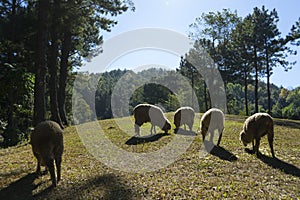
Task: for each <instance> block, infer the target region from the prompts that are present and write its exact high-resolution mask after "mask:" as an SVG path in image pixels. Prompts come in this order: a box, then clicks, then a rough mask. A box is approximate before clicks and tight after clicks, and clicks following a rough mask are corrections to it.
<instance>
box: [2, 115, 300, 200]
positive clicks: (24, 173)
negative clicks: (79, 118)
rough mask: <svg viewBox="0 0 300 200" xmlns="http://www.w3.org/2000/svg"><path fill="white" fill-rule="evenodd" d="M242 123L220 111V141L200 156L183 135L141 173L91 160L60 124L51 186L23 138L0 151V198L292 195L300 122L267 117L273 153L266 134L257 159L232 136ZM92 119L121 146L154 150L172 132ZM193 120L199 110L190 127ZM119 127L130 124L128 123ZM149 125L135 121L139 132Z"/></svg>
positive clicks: (298, 195) (298, 194)
mask: <svg viewBox="0 0 300 200" xmlns="http://www.w3.org/2000/svg"><path fill="white" fill-rule="evenodd" d="M172 116H173V113H169V114H168V118H169V119H170V121H171V122H172V121H173V120H172ZM124 120H125V119H124ZM120 121H121V122H122V120H120ZM243 121H244V118H242V117H239V116H226V123H225V129H224V133H223V138H222V141H221V145H220V146H221V147H220V148H214V149H213V150H212V152H211V153H209V154H207V155H206V156H204V157H202V156H200V152H201V145H202V139H201V137H200V136H199V135H198V136H193V135H190V136H186V137H193V139H194V140H193V142H192V144H191V145H190V146H189V148H188V150H187V151H185V152H183V154H182V155H181V156H180V157H179V158H178V159H177V160H176V161H175V162H173V163H171V164H170V165H168V166H166V167H164V168H162V169H159V170H157V171H150V172H143V173H133V172H124V171H120V170H115V169H112V168H110V167H108V166H107V165H105V164H103V163H102V162H100V161H98V160H97V159H95V158H94V157H93V156H92V155H91V154H90V153H88V151H87V149H86V148H85V146H84V145H83V144H82V142H81V140H80V138H79V136H78V134H77V132H76V129H75V127H68V128H66V129H65V133H64V144H65V151H64V155H63V163H62V180H61V182H59V184H58V186H57V187H56V188H54V189H52V188H51V187H50V185H51V181H50V176H49V174H47V175H44V176H41V177H38V178H37V177H36V176H35V173H34V171H35V168H36V160H35V158H34V157H33V154H32V152H31V146H30V145H29V144H24V145H21V146H18V147H11V148H7V149H1V150H0V157H1V162H0V189H1V190H0V199H300V158H299V156H300V121H290V120H289V121H287V120H279V119H278V120H275V122H276V125H275V141H274V149H275V154H276V156H277V159H273V158H271V157H270V149H269V146H268V143H267V138H263V139H262V141H261V145H260V151H261V152H262V154H263V156H261V157H260V158H257V157H256V156H255V155H253V154H250V153H248V152H246V151H245V149H244V147H243V145H242V144H241V143H240V142H239V132H240V131H241V129H242V126H243ZM99 123H100V125H101V127H102V129H103V130H104V132H105V137H106V138H107V139H109V140H110V141H112V142H113V144H115V145H116V146H118V147H120V148H122V149H124V150H126V151H128V152H136V153H145V152H155V151H158V150H159V149H161V148H163V147H164V146H165V145H166V144H168V143H170V141H171V140H172V139H173V138H174V137H175V136H174V133H171V134H168V135H165V134H162V132H161V131H160V130H159V129H157V132H158V136H153V137H152V139H147V140H145V141H135V142H136V143H134V142H133V143H129V141H130V138H131V136H129V135H128V134H125V133H124V132H123V131H122V130H120V129H119V127H118V126H117V125H116V123H115V122H114V121H113V120H103V121H99ZM172 126H173V125H172ZM198 126H199V116H197V119H196V120H195V124H194V130H195V131H196V130H197V128H198ZM122 127H125V129H127V128H128V130H131V129H132V128H133V124H128V123H124V126H122ZM172 128H174V127H172ZM149 129H150V126H149V125H145V126H143V129H142V133H145V131H148V132H149ZM123 130H124V128H123ZM86 132H87V134H89V130H86ZM100 148H101V147H100ZM120 162H122V161H120Z"/></svg>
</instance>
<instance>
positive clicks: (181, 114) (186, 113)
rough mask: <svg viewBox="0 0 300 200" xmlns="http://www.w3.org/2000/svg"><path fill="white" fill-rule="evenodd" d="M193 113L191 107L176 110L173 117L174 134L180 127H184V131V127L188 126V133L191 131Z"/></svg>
mask: <svg viewBox="0 0 300 200" xmlns="http://www.w3.org/2000/svg"><path fill="white" fill-rule="evenodd" d="M194 117H195V111H194V109H193V108H191V107H181V108H178V109H177V110H176V112H175V115H174V124H175V126H176V128H175V132H177V131H178V129H179V127H180V126H181V125H184V129H185V130H186V127H185V125H188V127H189V129H190V131H192V129H193V124H194Z"/></svg>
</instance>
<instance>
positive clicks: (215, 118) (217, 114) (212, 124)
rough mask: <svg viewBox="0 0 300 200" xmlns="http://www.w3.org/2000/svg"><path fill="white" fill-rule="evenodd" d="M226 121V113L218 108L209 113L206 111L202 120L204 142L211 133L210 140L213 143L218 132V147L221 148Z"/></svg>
mask: <svg viewBox="0 0 300 200" xmlns="http://www.w3.org/2000/svg"><path fill="white" fill-rule="evenodd" d="M224 121H225V117H224V113H223V112H222V111H221V110H219V109H217V108H211V109H209V110H208V111H206V112H205V113H204V114H203V116H202V117H201V120H200V133H201V135H202V139H203V142H204V140H205V136H206V135H207V133H208V132H209V133H210V139H211V141H212V138H213V135H214V131H215V130H218V133H219V139H218V143H217V146H219V145H220V142H221V138H222V133H223V130H224Z"/></svg>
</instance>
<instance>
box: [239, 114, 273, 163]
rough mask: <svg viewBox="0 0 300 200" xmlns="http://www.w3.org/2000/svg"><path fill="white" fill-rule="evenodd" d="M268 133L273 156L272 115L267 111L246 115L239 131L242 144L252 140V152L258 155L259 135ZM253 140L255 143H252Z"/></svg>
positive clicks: (245, 144)
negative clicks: (241, 129)
mask: <svg viewBox="0 0 300 200" xmlns="http://www.w3.org/2000/svg"><path fill="white" fill-rule="evenodd" d="M264 135H268V141H269V146H270V149H271V153H272V156H273V158H275V154H274V149H273V139H274V123H273V119H272V117H271V116H270V115H269V114H267V113H256V114H254V115H252V116H250V117H248V118H247V119H246V121H245V123H244V127H243V131H242V132H241V133H240V140H241V141H242V142H243V144H244V146H247V144H248V143H251V142H252V147H253V152H254V153H256V155H257V156H259V143H260V139H261V137H263V136H264ZM254 140H255V144H254Z"/></svg>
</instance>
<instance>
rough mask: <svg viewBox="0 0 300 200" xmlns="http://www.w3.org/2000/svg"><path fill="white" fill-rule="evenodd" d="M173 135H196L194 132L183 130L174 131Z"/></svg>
mask: <svg viewBox="0 0 300 200" xmlns="http://www.w3.org/2000/svg"><path fill="white" fill-rule="evenodd" d="M174 133H175V134H179V135H186V136H196V135H197V133H196V132H194V131H188V130H184V129H182V128H178V129H174Z"/></svg>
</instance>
